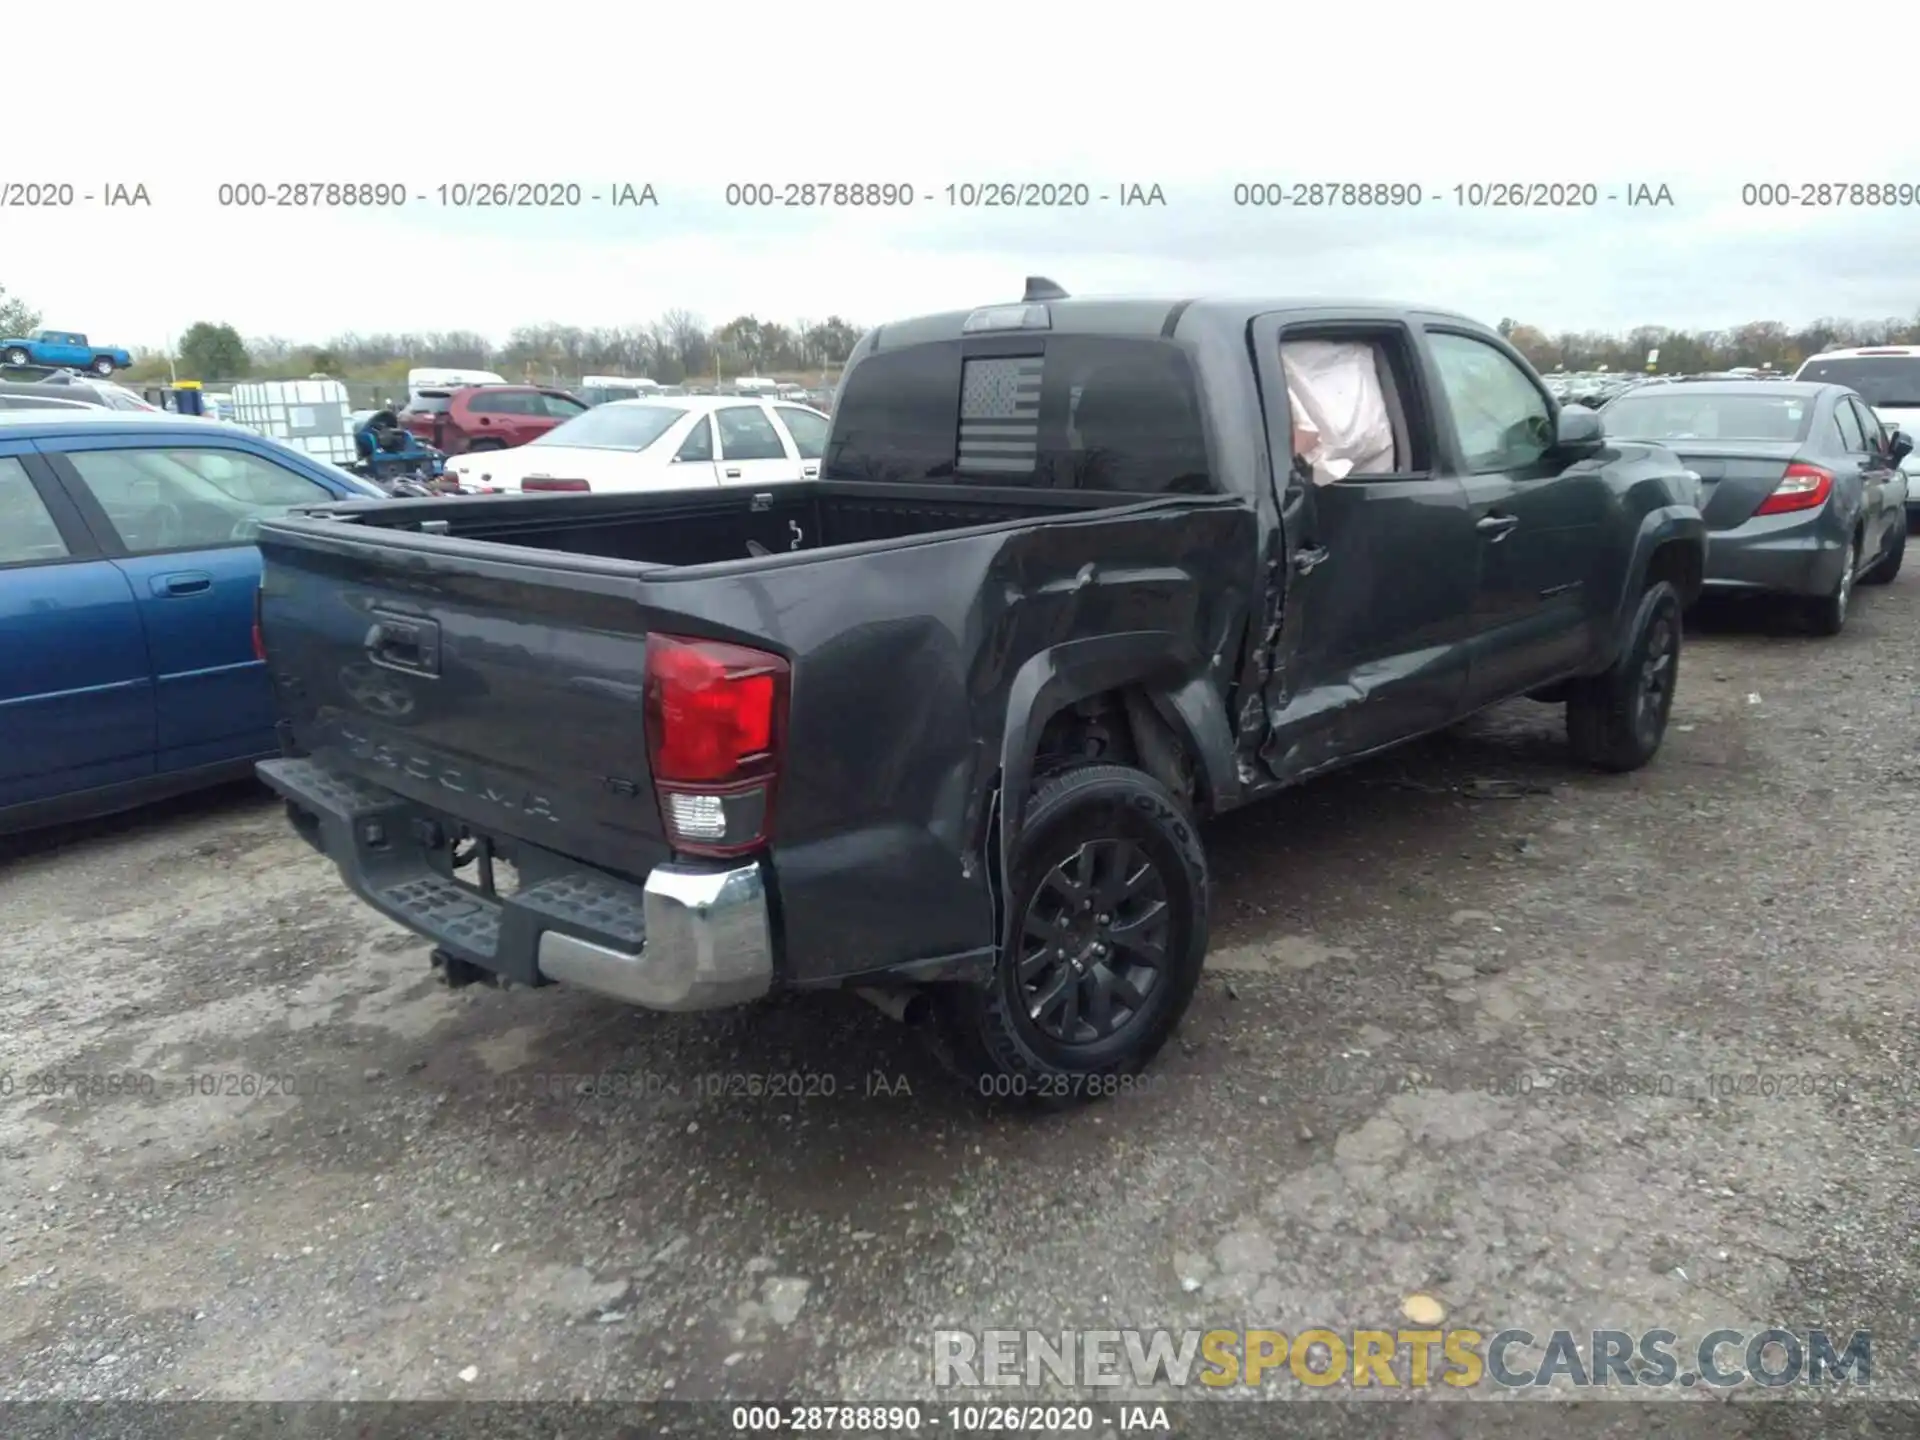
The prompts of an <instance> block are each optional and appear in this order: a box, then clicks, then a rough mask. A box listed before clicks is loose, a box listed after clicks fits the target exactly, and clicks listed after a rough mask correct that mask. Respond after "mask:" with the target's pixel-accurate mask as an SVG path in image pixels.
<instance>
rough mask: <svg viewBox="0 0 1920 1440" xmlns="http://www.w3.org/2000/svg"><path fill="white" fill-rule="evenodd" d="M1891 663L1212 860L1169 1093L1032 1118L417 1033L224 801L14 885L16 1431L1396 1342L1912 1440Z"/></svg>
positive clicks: (1905, 903) (1763, 636)
mask: <svg viewBox="0 0 1920 1440" xmlns="http://www.w3.org/2000/svg"><path fill="white" fill-rule="evenodd" d="M1916 636H1920V575H1916V574H1910V575H1908V576H1906V577H1904V578H1903V579H1902V580H1901V581H1899V582H1898V583H1896V584H1895V585H1894V586H1892V587H1891V588H1890V589H1886V590H1871V589H1869V590H1863V591H1862V592H1861V594H1860V603H1859V605H1858V607H1857V609H1856V613H1855V615H1854V618H1853V620H1852V622H1851V623H1850V625H1849V627H1848V629H1847V631H1846V633H1845V634H1844V635H1842V636H1841V637H1839V638H1838V639H1835V640H1825V641H1823V640H1817V639H1814V638H1811V637H1809V636H1807V635H1805V634H1803V633H1800V632H1799V631H1798V630H1797V629H1796V628H1795V627H1793V626H1792V625H1791V624H1790V623H1788V622H1785V621H1781V620H1779V619H1777V618H1775V617H1773V616H1772V615H1770V614H1769V613H1768V612H1760V613H1758V614H1746V613H1735V614H1733V615H1730V616H1721V617H1718V618H1716V619H1714V620H1712V621H1711V622H1709V623H1707V624H1705V625H1704V626H1696V627H1695V629H1694V631H1693V633H1692V634H1691V635H1690V644H1689V648H1688V650H1687V652H1686V655H1685V657H1684V661H1683V679H1682V683H1681V688H1680V694H1679V700H1678V704H1677V707H1676V710H1675V715H1674V728H1673V730H1672V731H1671V732H1670V734H1669V736H1668V740H1667V744H1666V748H1665V750H1664V751H1663V753H1662V754H1661V756H1660V758H1659V760H1658V761H1656V763H1655V764H1654V765H1653V766H1652V767H1651V768H1650V769H1648V770H1646V771H1644V772H1642V773H1640V774H1638V775H1633V776H1628V777H1624V778H1610V777H1601V776H1594V775H1588V774H1583V773H1579V772H1576V771H1574V770H1572V769H1570V768H1569V767H1568V765H1567V764H1566V763H1565V761H1564V759H1563V754H1562V735H1561V730H1560V724H1559V715H1558V712H1557V711H1551V710H1547V709H1545V708H1543V707H1538V706H1532V705H1525V704H1522V705H1516V706H1513V707H1509V708H1506V709H1503V710H1501V711H1499V712H1496V713H1494V714H1493V715H1490V716H1487V717H1483V718H1481V719H1480V720H1477V721H1475V722H1473V723H1472V724H1470V725H1468V726H1466V727H1463V728H1462V729H1460V730H1458V731H1455V732H1452V733H1450V734H1448V735H1445V736H1442V737H1438V738H1436V739H1435V740H1433V741H1430V742H1427V743H1424V744H1422V745H1420V746H1417V747H1411V748H1409V749H1406V750H1403V751H1401V752H1399V753H1397V754H1395V755H1393V756H1391V757H1388V758H1387V759H1385V760H1383V761H1380V762H1377V763H1372V764H1369V765H1367V766H1365V767H1361V768H1359V769H1356V770H1354V771H1351V772H1348V773H1346V774H1343V775H1340V776H1336V777H1332V778H1330V779H1328V780H1325V781H1322V782H1319V783H1316V784H1313V785H1310V786H1307V787H1303V788H1302V789H1300V790H1298V791H1295V792H1293V793H1292V794H1290V795H1287V796H1283V797H1281V798H1280V799H1278V800H1276V801H1273V802H1271V803H1268V804H1266V805H1263V806H1259V807H1255V808H1253V809H1251V810H1249V811H1246V812H1243V813H1240V814H1237V815H1234V816H1230V817H1228V818H1227V819H1225V820H1223V821H1221V822H1219V823H1218V824H1216V825H1214V826H1213V827H1211V830H1210V833H1209V846H1210V850H1211V853H1212V855H1213V858H1214V864H1215V868H1216V873H1217V877H1218V880H1219V890H1218V901H1217V911H1216V916H1217V919H1216V943H1215V953H1214V955H1213V958H1212V962H1211V965H1210V970H1209V976H1208V978H1207V980H1206V981H1205V982H1203V984H1202V987H1201V991H1200V995H1199V998H1198V1000H1197V1001H1196V1003H1195V1005H1194V1008H1193V1010H1192V1011H1191V1013H1190V1014H1189V1016H1188V1018H1187V1020H1186V1023H1185V1025H1184V1027H1183V1029H1182V1031H1181V1034H1180V1037H1179V1038H1178V1039H1177V1041H1176V1042H1175V1043H1174V1044H1173V1045H1171V1046H1170V1047H1169V1049H1168V1051H1167V1053H1166V1054H1165V1055H1164V1056H1163V1058H1162V1060H1161V1061H1160V1063H1159V1064H1158V1065H1157V1066H1156V1068H1155V1069H1154V1070H1153V1071H1152V1072H1151V1073H1150V1075H1149V1076H1148V1077H1146V1081H1145V1082H1144V1083H1143V1084H1142V1086H1141V1087H1140V1088H1139V1089H1138V1090H1136V1091H1135V1092H1134V1093H1131V1094H1127V1095H1123V1096H1119V1097H1116V1098H1115V1099H1113V1100H1111V1101H1108V1102H1104V1103H1102V1104H1099V1105H1096V1106H1094V1107H1093V1108H1091V1109H1088V1110H1084V1111H1080V1112H1077V1113H1072V1114H1067V1115H1053V1116H1044V1117H1033V1116H1028V1115H1024V1114H1019V1113H1011V1112H1008V1111H1005V1110H996V1109H993V1108H990V1107H987V1106H985V1105H983V1104H981V1103H980V1102H978V1101H977V1100H975V1099H974V1098H972V1097H970V1096H968V1095H966V1094H963V1093H961V1092H959V1091H958V1090H957V1089H956V1088H955V1086H954V1085H953V1084H952V1083H951V1082H950V1081H948V1080H947V1079H946V1078H945V1077H944V1076H943V1074H942V1073H941V1072H939V1071H938V1070H937V1069H936V1068H935V1067H934V1066H933V1064H932V1063H931V1062H930V1061H929V1060H928V1059H927V1058H925V1056H924V1055H923V1053H922V1050H921V1047H920V1045H919V1043H918V1039H917V1037H915V1036H913V1035H912V1034H911V1033H910V1032H908V1031H906V1030H905V1029H903V1028H902V1027H900V1026H898V1025H896V1024H895V1023H894V1022H892V1021H890V1020H888V1019H886V1018H885V1017H883V1016H881V1015H880V1014H878V1013H877V1012H876V1011H874V1010H872V1009H870V1008H869V1007H867V1006H865V1005H863V1004H861V1003H859V1002H858V1001H857V1000H854V999H851V998H848V997H837V996H813V997H802V998H796V999H785V1000H780V1001H777V1002H770V1003H767V1004H763V1005H759V1006H755V1007H752V1008H750V1009H748V1010H744V1011H739V1012H732V1013H719V1014H713V1015H704V1016H679V1017H675V1016H655V1015H648V1014H643V1013H638V1012H635V1011H631V1010H627V1009H623V1008H621V1007H619V1006H617V1005H614V1004H611V1003H607V1002H602V1001H600V1000H597V999H595V998H594V997H592V996H588V995H584V994H579V993H573V992H568V991H566V990H563V989H558V988H554V989H545V990H541V991H539V992H529V991H525V990H509V991H506V992H500V991H495V990H490V989H485V988H480V987H474V988H469V989H466V990H461V991H457V992H450V991H447V990H445V989H444V988H442V987H441V986H440V985H438V984H437V983H436V982H435V981H434V979H433V978H432V976H431V974H430V972H429V969H428V966H427V955H426V949H425V947H423V946H422V945H421V944H420V943H419V942H418V941H416V940H415V939H414V937H412V936H411V935H409V934H407V933H404V932H402V931H401V930H399V929H397V928H395V927H394V926H392V925H390V924H388V923H387V922H386V921H384V920H382V919H380V918H378V917H377V916H375V915H373V914H372V913H371V912H369V911H368V910H366V909H365V908H363V907H362V906H360V905H359V904H358V903H357V902H355V901H353V900H352V899H351V898H350V897H348V896H347V895H346V894H345V892H344V891H343V890H342V889H341V888H340V886H339V884H338V883H337V880H336V878H335V876H334V874H333V872H332V870H331V868H330V867H329V866H328V865H327V864H326V863H325V862H324V861H323V860H321V859H320V858H318V857H317V856H315V855H313V854H312V853H311V852H309V851H308V850H307V849H306V848H305V847H304V846H303V845H302V844H301V843H300V842H299V841H298V840H296V839H295V838H294V836H293V835H292V834H291V833H290V831H289V830H288V829H287V827H286V826H285V824H284V823H283V821H282V819H281V817H280V814H279V812H278V810H277V809H275V808H274V806H273V805H271V804H269V803H268V802H267V801H266V800H265V799H264V798H263V796H262V795H261V793H260V792H258V791H256V790H253V789H251V788H245V789H241V790H239V791H231V792H225V793H221V794H216V795H212V796H208V797H202V798H199V799H196V800H193V801H190V802H184V803H179V804H175V805H172V806H169V807H164V808H161V809H158V810H153V811H148V812H143V813H141V814H139V815H136V816H132V817H121V818H119V819H117V820H113V821H109V822H103V823H100V824H97V825H93V826H88V827H84V828H82V829H78V830H70V831H65V832H60V833H58V834H54V835H50V836H42V837H36V838H34V839H32V840H29V841H27V842H24V843H14V844H13V845H11V846H10V847H9V848H8V849H7V850H6V851H5V852H4V853H0V914H4V916H5V918H6V924H5V927H4V930H3V931H0V972H3V973H4V976H5V979H4V981H3V982H0V1091H4V1092H6V1093H4V1094H0V1160H3V1161H4V1164H3V1165H0V1294H4V1297H5V1304H4V1306H3V1307H0V1399H14V1400H30V1399H43V1398H55V1399H61V1398H66V1399H71V1398H84V1397H92V1396H104V1397H109V1398H114V1397H126V1398H137V1397H153V1396H168V1397H178V1398H184V1397H198V1398H211V1399H241V1398H248V1399H254V1398H257V1399H283V1400H295V1399H376V1398H404V1399H451V1398H459V1399H472V1398H482V1397H487V1398H513V1399H562V1398H579V1397H591V1398H595V1399H618V1398H650V1397H656V1396H673V1397H681V1398H695V1397H722V1396H723V1397H729V1398H735V1397H775V1396H780V1395H787V1394H798V1393H806V1394H812V1395H816V1396H830V1397H836V1398H841V1399H849V1400H868V1399H880V1398H888V1397H896V1398H897V1397H915V1396H921V1397H924V1396H925V1395H926V1393H927V1390H928V1385H929V1369H930V1362H931V1356H932V1339H931V1334H932V1332H933V1331H934V1330H935V1329H962V1330H980V1329H983V1328H989V1327H1010V1328H1019V1329H1025V1328H1036V1329H1040V1330H1044V1331H1056V1330H1058V1329H1059V1328H1061V1327H1065V1326H1075V1327H1088V1328H1096V1329H1098V1328H1108V1327H1113V1326H1121V1325H1164V1326H1170V1327H1174V1328H1176V1329H1181V1328H1187V1327H1196V1328H1211V1327H1215V1326H1227V1327H1234V1326H1240V1325H1271V1326H1274V1327H1277V1328H1280V1329H1283V1330H1288V1331H1291V1332H1295V1333H1297V1332H1298V1331H1299V1330H1301V1329H1304V1328H1306V1327H1308V1326H1310V1325H1322V1326H1327V1327H1330V1328H1333V1329H1335V1330H1340V1329H1343V1328H1351V1327H1374V1326H1378V1327H1384V1328H1389V1329H1391V1328H1396V1327H1400V1326H1403V1325H1405V1324H1406V1323H1407V1322H1406V1321H1404V1320H1403V1319H1402V1318H1401V1317H1402V1306H1403V1303H1404V1302H1405V1301H1406V1299H1407V1297H1408V1296H1409V1295H1411V1294H1413V1293H1415V1292H1420V1293H1424V1294H1426V1295H1429V1296H1431V1297H1433V1298H1434V1299H1435V1300H1436V1301H1437V1302H1438V1303H1439V1304H1440V1305H1441V1306H1442V1307H1443V1309H1444V1311H1445V1314H1446V1321H1447V1323H1448V1324H1450V1325H1471V1326H1473V1327H1475V1328H1477V1329H1480V1330H1482V1331H1483V1332H1487V1333H1491V1332H1493V1331H1496V1330H1499V1329H1502V1328H1505V1327H1507V1326H1524V1327H1526V1328H1528V1329H1530V1330H1533V1331H1534V1332H1535V1333H1545V1332H1547V1331H1550V1330H1552V1329H1554V1328H1556V1327H1559V1326H1566V1327H1569V1328H1573V1329H1576V1330H1586V1329H1590V1328H1593V1327H1596V1326H1611V1327H1618V1328H1622V1329H1627V1330H1633V1331H1640V1330H1643V1329H1647V1328H1652V1327H1656V1326H1664V1327H1666V1328H1668V1329H1671V1330H1674V1331H1677V1332H1679V1333H1680V1334H1682V1335H1683V1336H1692V1337H1697V1336H1698V1335H1700V1334H1703V1333H1704V1332H1706V1331H1708V1330H1711V1329H1714V1328H1717V1327H1723V1326H1724V1327H1727V1328H1732V1329H1742V1330H1749V1331H1757V1330H1760V1329H1764V1328H1766V1327H1767V1326H1768V1325H1770V1324H1774V1323H1779V1324H1783V1325H1787V1326H1789V1327H1802V1328H1804V1327H1814V1326H1822V1325H1825V1326H1828V1327H1831V1328H1833V1329H1835V1330H1838V1331H1840V1332H1842V1333H1843V1334H1844V1333H1845V1332H1848V1331H1850V1330H1853V1329H1860V1328H1870V1329H1872V1331H1873V1332H1874V1336H1875V1353H1874V1382H1875V1383H1874V1390H1875V1391H1876V1392H1878V1393H1879V1394H1880V1395H1882V1396H1893V1395H1905V1396H1912V1395H1914V1394H1915V1393H1916V1392H1920V1385H1917V1384H1916V1369H1915V1366H1914V1363H1913V1357H1912V1356H1911V1355H1910V1354H1909V1344H1910V1341H1909V1338H1908V1337H1911V1336H1914V1335H1916V1334H1920V1302H1917V1301H1916V1298H1915V1297H1916V1294H1920V1285H1917V1284H1916V1281H1920V1263H1916V1262H1920V1227H1916V1223H1915V1222H1916V1220H1920V1202H1917V1201H1916V1198H1915V1196H1916V1190H1915V1186H1914V1183H1913V1182H1914V1178H1915V1173H1916V1161H1915V1154H1916V1149H1917V1148H1920V1122H1917V1121H1916V1116H1917V1115H1920V1108H1916V1104H1915V1102H1916V1100H1917V1099H1920V1078H1916V1077H1920V1063H1917V1062H1920V1035H1917V1034H1916V1028H1915V1024H1914V1014H1915V1000H1916V984H1915V979H1914V962H1913V955H1914V951H1913V943H1912V942H1913V940H1914V936H1915V930H1916V927H1915V923H1914V919H1913V916H1914V908H1913V901H1912V899H1911V890H1912V888H1913V887H1914V885H1915V884H1916V883H1920V872H1917V870H1916V862H1917V860H1920V823H1917V821H1916V815H1917V813H1920V748H1917V747H1916V740H1920V724H1917V717H1916V713H1915V708H1916V699H1915V697H1916V694H1917V693H1920V691H1917V690H1916V687H1917V686H1920V642H1917V640H1916ZM47 1074H52V1075H55V1076H60V1077H67V1078H65V1079H62V1080H61V1081H59V1082H57V1084H56V1088H59V1089H61V1090H62V1091H63V1093H59V1094H55V1095H52V1096H49V1095H47V1094H45V1093H39V1091H40V1088H41V1086H40V1083H39V1082H38V1081H36V1079H35V1078H34V1077H39V1076H44V1075H47ZM581 1075H604V1076H610V1077H612V1078H611V1079H610V1080H607V1081H603V1082H602V1083H601V1084H599V1085H598V1086H597V1087H596V1086H593V1085H589V1084H587V1083H586V1082H583V1081H578V1080H575V1079H572V1078H568V1077H573V1076H581ZM749 1075H768V1076H776V1077H777V1076H787V1075H797V1076H799V1077H801V1084H802V1087H803V1088H804V1089H806V1090H809V1091H810V1092H811V1093H810V1094H808V1095H806V1096H804V1097H802V1098H794V1097H792V1096H787V1095H782V1096H778V1097H774V1098H765V1097H759V1098H750V1097H747V1096H731V1095H728V1094H726V1093H709V1091H710V1089H713V1090H717V1091H721V1092H724V1091H725V1090H728V1089H732V1088H736V1087H744V1085H745V1082H744V1081H743V1080H741V1079H738V1078H735V1077H744V1076H749ZM1713 1076H1735V1077H1738V1076H1754V1077H1757V1078H1756V1079H1755V1080H1753V1081H1750V1082H1744V1083H1745V1084H1748V1085H1751V1086H1752V1087H1753V1090H1754V1093H1739V1091H1740V1089H1741V1086H1742V1084H1743V1082H1741V1081H1739V1080H1735V1081H1734V1082H1733V1088H1734V1091H1735V1093H1733V1094H1731V1095H1722V1094H1719V1093H1712V1094H1710V1093H1709V1090H1710V1087H1712V1086H1713V1082H1710V1080H1709V1077H1713ZM96 1077H97V1078H96ZM107 1077H133V1078H132V1080H131V1081H126V1080H122V1079H109V1078H107ZM554 1077H560V1078H557V1079H556V1078H554ZM708 1077H713V1078H711V1079H709V1078H708ZM1595 1077H1598V1078H1599V1081H1600V1084H1601V1088H1602V1089H1606V1090H1625V1091H1634V1092H1643V1093H1624V1094H1611V1093H1595V1092H1594V1087H1593V1084H1592V1083H1591V1082H1593V1081H1594V1079H1595ZM76 1086H77V1090H78V1091H84V1092H86V1093H77V1091H76ZM9 1087H10V1089H9ZM1713 1088H1716V1090H1717V1087H1713ZM1523 1089H1525V1090H1527V1091H1528V1093H1525V1094H1520V1093H1516V1092H1518V1091H1521V1090H1523ZM1762 1091H1764V1093H1761V1092H1762ZM30 1092H33V1093H30ZM1515 1358H1516V1363H1518V1362H1519V1361H1520V1360H1522V1359H1524V1358H1525V1357H1524V1355H1523V1354H1521V1353H1520V1352H1516V1357H1515ZM1273 1388H1274V1390H1275V1391H1276V1392H1277V1393H1280V1394H1288V1393H1291V1394H1294V1395H1298V1394H1300V1393H1301V1391H1300V1387H1298V1386H1297V1385H1293V1384H1292V1382H1290V1381H1287V1382H1283V1383H1281V1384H1279V1385H1277V1386H1274V1387H1273ZM1642 1393H1645V1392H1642ZM1661 1393H1662V1394H1663V1396H1665V1397H1666V1398H1679V1397H1680V1395H1681V1393H1682V1392H1679V1391H1676V1390H1671V1389H1669V1390H1666V1391H1664V1392H1661ZM1688 1393H1704V1392H1688ZM1001 1398H1005V1396H1004V1395H1003V1396H1002V1397H1001ZM1454 1398H1458V1397H1457V1395H1456V1396H1455V1397H1454ZM1316 1408H1318V1407H1316Z"/></svg>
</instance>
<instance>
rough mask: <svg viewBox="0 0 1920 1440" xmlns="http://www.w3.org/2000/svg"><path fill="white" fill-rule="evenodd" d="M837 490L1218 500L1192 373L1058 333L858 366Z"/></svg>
mask: <svg viewBox="0 0 1920 1440" xmlns="http://www.w3.org/2000/svg"><path fill="white" fill-rule="evenodd" d="M823 470H824V477H825V478H826V479H829V480H864V481H872V482H875V483H882V484H927V483H934V484H974V485H1033V486H1045V487H1049V488H1054V489H1067V490H1123V491H1135V492H1140V493H1145V494H1161V493H1168V492H1177V493H1185V494H1205V493H1208V492H1209V491H1211V490H1212V488H1213V486H1212V482H1211V479H1210V476H1209V468H1208V463H1207V446H1206V439H1205V430H1204V428H1203V426H1202V423H1201V419H1200V405H1199V396H1198V394H1197V392H1196V390H1195V387H1194V382H1193V372H1192V369H1191V367H1190V366H1189V365H1188V363H1187V358H1186V356H1185V354H1183V353H1182V352H1181V351H1180V350H1178V349H1177V348H1175V347H1174V346H1173V345H1171V344H1168V343H1166V342H1164V341H1158V340H1144V339H1138V340H1136V339H1116V338H1112V337H1107V336H1087V335H1057V336H1047V337H1036V338H1034V339H1031V340H1027V339H1025V338H1022V339H1018V340H1014V339H1002V338H999V337H996V338H994V339H992V340H976V341H941V342H937V343H934V344H928V345H915V346H911V347H908V348H906V349H903V350H892V351H887V350H883V351H881V352H880V353H878V354H876V355H871V356H868V357H867V358H866V359H864V360H862V361H861V362H860V363H859V364H857V365H855V366H854V368H853V370H852V371H851V372H850V373H849V374H848V376H847V379H846V383H845V385H844V387H843V388H842V390H841V393H840V398H839V403H838V406H837V408H836V409H835V411H834V415H833V429H832V432H831V434H830V436H829V438H828V441H827V455H826V461H825V464H824V466H823Z"/></svg>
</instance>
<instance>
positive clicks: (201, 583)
mask: <svg viewBox="0 0 1920 1440" xmlns="http://www.w3.org/2000/svg"><path fill="white" fill-rule="evenodd" d="M151 583H152V589H153V593H154V594H155V595H157V596H159V597H160V598H161V599H163V600H165V599H169V598H171V597H173V596H175V595H199V594H203V593H204V592H206V591H208V590H211V589H212V588H213V576H211V575H209V574H208V573H207V572H206V571H204V570H177V571H175V572H174V573H173V574H171V575H156V576H154V577H153V580H152V582H151Z"/></svg>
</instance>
